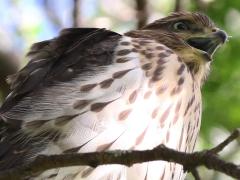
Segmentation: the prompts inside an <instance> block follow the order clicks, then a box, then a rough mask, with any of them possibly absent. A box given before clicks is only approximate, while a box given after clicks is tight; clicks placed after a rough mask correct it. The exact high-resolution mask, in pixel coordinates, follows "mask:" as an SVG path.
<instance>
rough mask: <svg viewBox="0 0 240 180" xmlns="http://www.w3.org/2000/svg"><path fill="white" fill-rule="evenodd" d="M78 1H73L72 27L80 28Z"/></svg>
mask: <svg viewBox="0 0 240 180" xmlns="http://www.w3.org/2000/svg"><path fill="white" fill-rule="evenodd" d="M79 9H80V0H73V15H72V16H73V27H80V11H79Z"/></svg>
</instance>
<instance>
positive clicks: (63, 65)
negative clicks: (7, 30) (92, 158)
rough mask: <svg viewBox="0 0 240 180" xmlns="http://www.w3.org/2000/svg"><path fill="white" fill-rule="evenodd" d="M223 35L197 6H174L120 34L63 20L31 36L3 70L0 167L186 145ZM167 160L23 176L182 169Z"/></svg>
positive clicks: (162, 175)
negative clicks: (6, 88)
mask: <svg viewBox="0 0 240 180" xmlns="http://www.w3.org/2000/svg"><path fill="white" fill-rule="evenodd" d="M226 40H227V35H226V33H225V32H224V31H222V30H220V29H218V28H217V27H216V26H215V25H214V23H213V22H212V21H211V20H210V19H209V18H208V17H207V16H206V15H204V14H201V13H190V12H178V13H173V14H171V15H169V16H167V17H165V18H162V19H159V20H157V21H155V22H153V23H151V24H149V25H146V26H145V27H143V28H142V29H138V30H133V31H130V32H127V33H125V34H123V35H120V34H118V33H115V32H112V31H109V30H106V29H98V28H70V29H65V30H63V31H62V32H61V33H60V35H59V36H58V37H56V38H54V39H51V40H46V41H43V42H39V43H36V44H34V45H33V46H32V47H31V49H30V51H29V53H28V57H29V59H30V61H29V63H28V64H27V65H26V66H25V67H24V68H23V69H22V70H20V71H19V72H18V73H16V74H14V75H12V76H10V77H9V79H8V81H9V83H10V85H11V89H12V91H11V93H10V94H9V95H8V97H7V98H6V100H5V101H4V103H3V105H2V107H1V109H0V117H1V121H0V125H1V126H0V128H1V129H0V138H1V141H0V160H1V163H0V170H1V171H3V170H6V169H10V168H15V167H17V166H19V165H22V164H26V163H29V162H30V161H32V160H34V158H35V157H36V156H37V155H39V154H47V155H49V154H63V153H84V152H95V151H107V150H117V149H120V150H146V149H152V148H154V147H156V146H158V145H160V144H164V145H166V146H168V147H170V148H173V149H176V150H178V151H184V152H192V151H193V150H194V146H195V143H196V139H197V135H198V132H199V128H200V121H201V111H202V110H201V109H202V100H201V86H202V84H203V82H204V80H205V78H206V76H207V74H208V72H209V66H210V64H211V62H212V55H213V53H214V52H215V50H216V49H217V48H218V47H219V46H220V45H221V44H223V43H224V42H225V41H226ZM184 177H185V174H184V172H183V167H182V166H181V165H179V164H175V163H168V162H164V161H154V162H146V163H141V164H135V165H134V166H132V167H130V168H127V167H125V166H122V165H103V166H99V167H96V168H91V167H87V166H75V167H68V168H59V169H53V170H48V171H46V172H43V173H41V174H32V175H31V176H29V177H26V179H34V180H38V179H44V180H45V179H54V180H55V179H56V180H57V179H58V180H63V179H65V180H66V179H67V180H73V179H75V180H78V179H84V180H86V179H88V180H99V179H101V180H109V179H111V180H120V179H121V180H125V179H129V180H135V179H136V180H146V179H148V180H154V179H162V180H169V179H174V180H178V179H184Z"/></svg>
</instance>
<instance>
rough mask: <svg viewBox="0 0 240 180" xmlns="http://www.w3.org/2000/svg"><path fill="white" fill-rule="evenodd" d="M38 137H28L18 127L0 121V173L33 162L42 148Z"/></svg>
mask: <svg viewBox="0 0 240 180" xmlns="http://www.w3.org/2000/svg"><path fill="white" fill-rule="evenodd" d="M37 142H39V137H29V135H27V134H25V133H23V132H22V131H21V129H20V127H17V126H12V125H11V124H9V123H7V122H5V121H4V120H2V119H0V162H1V163H0V171H4V170H8V169H11V168H15V167H17V166H21V165H24V164H26V163H28V162H29V161H31V160H33V159H34V157H35V156H36V154H37V152H39V151H41V150H42V149H43V148H44V146H43V145H42V144H41V145H40V144H39V143H37Z"/></svg>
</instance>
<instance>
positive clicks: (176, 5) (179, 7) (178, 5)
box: [174, 0, 182, 12]
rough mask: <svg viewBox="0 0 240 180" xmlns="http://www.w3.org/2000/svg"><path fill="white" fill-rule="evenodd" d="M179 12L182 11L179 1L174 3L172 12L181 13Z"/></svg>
mask: <svg viewBox="0 0 240 180" xmlns="http://www.w3.org/2000/svg"><path fill="white" fill-rule="evenodd" d="M181 10H182V3H181V0H176V1H175V8H174V11H175V12H178V11H181Z"/></svg>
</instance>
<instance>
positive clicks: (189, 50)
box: [127, 12, 228, 63]
mask: <svg viewBox="0 0 240 180" xmlns="http://www.w3.org/2000/svg"><path fill="white" fill-rule="evenodd" d="M138 31H139V32H140V31H141V33H142V34H145V35H144V36H145V37H148V38H152V39H155V40H157V41H159V42H160V43H162V44H164V45H166V46H167V47H169V48H170V49H172V50H173V51H175V53H176V54H178V55H179V56H180V57H181V58H182V59H183V60H184V61H185V62H193V63H203V62H208V61H210V60H212V55H213V54H214V52H215V50H216V49H217V48H218V47H219V46H220V45H221V44H223V43H224V42H225V41H226V40H227V37H228V36H227V34H226V33H225V32H224V31H222V30H220V29H218V28H217V27H216V26H215V25H214V23H213V22H212V21H211V19H210V18H209V17H207V16H206V15H204V14H202V13H191V12H177V13H172V14H171V15H170V16H167V17H165V18H162V19H159V20H157V21H155V22H153V23H151V24H149V25H146V26H145V27H143V28H142V29H140V30H138ZM136 32H137V31H136ZM131 33H132V34H131ZM128 34H129V35H130V36H131V35H133V36H134V31H132V32H129V33H127V35H128Z"/></svg>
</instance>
